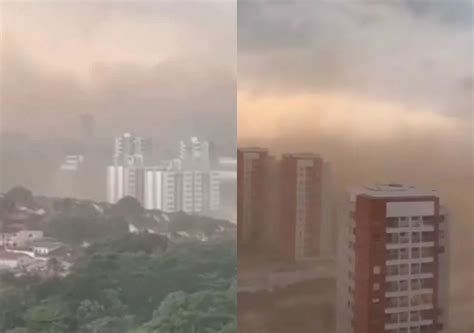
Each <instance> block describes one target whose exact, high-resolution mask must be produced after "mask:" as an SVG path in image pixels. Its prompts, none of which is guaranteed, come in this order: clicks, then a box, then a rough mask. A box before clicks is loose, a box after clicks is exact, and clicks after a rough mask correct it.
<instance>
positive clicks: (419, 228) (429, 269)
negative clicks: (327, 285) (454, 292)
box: [337, 184, 449, 333]
mask: <svg viewBox="0 0 474 333" xmlns="http://www.w3.org/2000/svg"><path fill="white" fill-rule="evenodd" d="M347 205H348V206H347V209H346V211H345V212H344V217H343V219H341V225H340V226H339V232H338V234H339V241H338V247H339V249H338V274H337V276H338V283H337V292H338V296H337V304H338V305H337V316H338V319H337V326H338V327H337V332H338V333H383V332H385V333H438V332H448V331H447V326H448V282H449V281H448V273H449V269H448V266H449V260H448V258H449V254H448V253H449V244H448V238H449V237H448V219H447V214H446V212H445V210H444V209H443V207H442V206H441V205H440V199H439V197H438V195H437V194H436V193H435V192H432V191H422V190H418V189H416V188H414V187H408V186H403V185H398V184H388V185H375V186H370V187H363V188H359V189H354V190H352V191H350V193H349V197H348V202H347Z"/></svg>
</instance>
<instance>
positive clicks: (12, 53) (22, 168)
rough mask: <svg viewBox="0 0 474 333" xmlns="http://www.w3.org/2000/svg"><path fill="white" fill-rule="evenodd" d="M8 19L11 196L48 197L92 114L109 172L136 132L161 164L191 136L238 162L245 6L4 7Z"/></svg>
mask: <svg viewBox="0 0 474 333" xmlns="http://www.w3.org/2000/svg"><path fill="white" fill-rule="evenodd" d="M1 15H2V24H1V33H2V43H1V77H2V80H1V135H2V147H1V151H2V153H1V155H2V166H3V168H2V176H3V177H0V178H1V184H2V185H1V187H2V190H7V189H8V188H9V187H11V186H13V185H15V184H16V183H19V182H21V183H24V184H25V185H27V186H30V187H32V189H34V190H36V191H37V192H38V191H39V192H47V191H48V187H49V185H50V184H51V182H52V179H53V178H54V177H55V176H54V175H53V174H52V170H55V168H56V167H57V165H58V164H60V163H61V159H62V158H63V155H64V154H65V153H71V151H74V147H75V145H77V142H78V141H79V139H80V136H81V133H80V131H81V129H80V126H81V124H80V117H81V115H83V114H89V115H92V116H93V117H94V121H95V127H96V130H95V132H96V133H95V136H96V142H95V145H96V147H95V150H96V155H95V156H94V160H95V161H97V163H98V164H99V165H106V164H105V163H108V162H109V161H110V158H111V155H112V143H111V142H112V139H113V137H114V136H115V135H119V134H121V133H123V132H126V131H133V132H134V133H136V134H137V135H143V136H147V137H151V138H153V140H154V142H155V145H156V146H157V147H158V148H157V149H158V153H159V154H162V155H170V154H171V153H170V152H169V151H168V150H173V149H174V148H175V146H176V143H177V141H178V140H181V139H185V138H187V137H189V136H190V135H197V136H201V137H205V138H207V139H209V140H213V141H218V142H219V149H221V151H222V152H223V153H224V154H226V155H229V156H231V155H233V154H234V151H235V137H234V136H229V135H228V134H229V133H234V131H235V128H236V119H235V87H236V22H235V20H236V19H235V17H236V11H235V4H233V3H231V2H228V3H227V2H224V3H222V2H219V1H207V2H203V3H190V2H182V3H177V4H174V3H173V4H172V3H169V2H153V3H152V2H139V3H133V4H132V3H129V2H80V1H75V2H68V3H66V2H2V13H1ZM33 162H34V163H35V167H32V164H33ZM40 175H41V177H39V176H40ZM94 183H97V181H95V182H93V181H92V182H91V186H94ZM104 186H105V185H104V184H99V186H98V187H97V189H96V192H98V189H99V188H102V189H103V188H104ZM97 198H101V197H97ZM102 198H103V197H102Z"/></svg>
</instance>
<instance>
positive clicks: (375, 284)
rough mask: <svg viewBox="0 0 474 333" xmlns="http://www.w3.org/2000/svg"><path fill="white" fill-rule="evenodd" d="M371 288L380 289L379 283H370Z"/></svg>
mask: <svg viewBox="0 0 474 333" xmlns="http://www.w3.org/2000/svg"><path fill="white" fill-rule="evenodd" d="M372 289H373V290H374V291H378V290H380V283H374V284H373V285H372Z"/></svg>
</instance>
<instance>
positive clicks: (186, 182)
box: [144, 168, 220, 214]
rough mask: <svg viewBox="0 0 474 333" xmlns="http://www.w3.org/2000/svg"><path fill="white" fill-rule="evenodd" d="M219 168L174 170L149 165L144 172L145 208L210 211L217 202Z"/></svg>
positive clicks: (197, 211) (216, 206)
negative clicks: (209, 169)
mask: <svg viewBox="0 0 474 333" xmlns="http://www.w3.org/2000/svg"><path fill="white" fill-rule="evenodd" d="M219 186H220V180H219V173H218V172H201V171H190V170H185V171H173V170H157V169H152V168H148V169H147V171H146V174H145V198H144V205H145V208H146V209H160V210H163V211H165V212H177V211H183V212H186V213H189V214H203V213H209V212H213V211H216V210H218V209H219V206H220V189H219Z"/></svg>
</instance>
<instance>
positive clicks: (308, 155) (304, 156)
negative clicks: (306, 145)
mask: <svg viewBox="0 0 474 333" xmlns="http://www.w3.org/2000/svg"><path fill="white" fill-rule="evenodd" d="M283 157H292V158H299V159H318V158H321V156H320V155H319V154H316V153H311V152H301V153H286V154H283Z"/></svg>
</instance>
